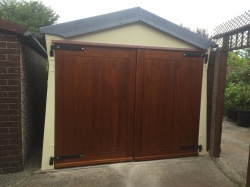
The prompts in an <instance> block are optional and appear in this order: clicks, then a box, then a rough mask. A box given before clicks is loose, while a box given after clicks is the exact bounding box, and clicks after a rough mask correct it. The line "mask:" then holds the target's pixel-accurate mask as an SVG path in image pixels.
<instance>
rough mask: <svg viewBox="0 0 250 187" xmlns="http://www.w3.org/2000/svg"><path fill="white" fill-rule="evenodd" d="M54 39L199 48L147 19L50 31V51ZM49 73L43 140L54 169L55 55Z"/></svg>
mask: <svg viewBox="0 0 250 187" xmlns="http://www.w3.org/2000/svg"><path fill="white" fill-rule="evenodd" d="M52 40H67V41H77V42H92V43H108V44H123V45H136V46H152V47H169V48H180V49H183V48H188V49H197V48H196V47H195V46H193V45H191V44H188V43H186V42H183V41H181V40H179V39H177V38H173V37H171V36H170V35H167V34H165V33H163V32H161V31H159V30H156V29H154V28H153V27H150V26H147V25H146V24H143V23H136V24H130V25H126V26H122V27H117V28H112V29H107V30H104V31H100V32H94V33H90V34H86V35H81V36H77V37H72V38H64V37H60V36H54V35H46V46H47V51H48V52H49V51H50V46H51V45H52ZM48 60H49V77H48V90H47V104H46V117H45V129H44V141H43V155H42V167H41V169H42V170H49V169H54V165H52V166H50V165H49V159H50V157H51V156H54V134H55V58H54V57H50V56H49V57H48ZM206 78H207V65H206V64H205V65H204V68H203V82H202V96H201V98H202V101H201V112H200V128H199V145H200V144H202V146H203V150H202V152H201V153H200V154H207V152H206V102H207V99H206V98H207V97H206V88H207V82H206V80H207V79H206Z"/></svg>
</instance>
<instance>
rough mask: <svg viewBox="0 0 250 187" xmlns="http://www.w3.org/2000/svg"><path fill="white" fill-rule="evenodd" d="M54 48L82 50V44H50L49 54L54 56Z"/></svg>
mask: <svg viewBox="0 0 250 187" xmlns="http://www.w3.org/2000/svg"><path fill="white" fill-rule="evenodd" d="M54 50H68V51H84V47H83V46H71V45H57V44H55V45H51V47H50V56H51V57H53V56H54Z"/></svg>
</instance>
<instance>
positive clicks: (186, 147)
mask: <svg viewBox="0 0 250 187" xmlns="http://www.w3.org/2000/svg"><path fill="white" fill-rule="evenodd" d="M178 149H179V150H183V149H198V150H199V152H201V150H202V149H203V148H202V145H185V146H178Z"/></svg>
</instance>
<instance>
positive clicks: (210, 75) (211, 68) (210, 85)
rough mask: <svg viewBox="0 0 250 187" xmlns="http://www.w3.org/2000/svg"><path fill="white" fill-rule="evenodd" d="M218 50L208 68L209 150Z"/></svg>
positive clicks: (212, 56) (210, 59)
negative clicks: (215, 64)
mask: <svg viewBox="0 0 250 187" xmlns="http://www.w3.org/2000/svg"><path fill="white" fill-rule="evenodd" d="M215 55H216V51H211V53H210V57H209V63H208V69H207V150H209V142H210V129H211V117H212V103H213V102H212V96H213V86H214V63H215Z"/></svg>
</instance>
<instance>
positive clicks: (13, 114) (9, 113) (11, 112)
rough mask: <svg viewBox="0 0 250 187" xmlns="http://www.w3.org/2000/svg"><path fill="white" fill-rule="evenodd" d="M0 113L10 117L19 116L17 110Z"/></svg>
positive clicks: (0, 111)
mask: <svg viewBox="0 0 250 187" xmlns="http://www.w3.org/2000/svg"><path fill="white" fill-rule="evenodd" d="M0 113H1V114H2V115H11V116H15V115H18V114H19V110H0Z"/></svg>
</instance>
